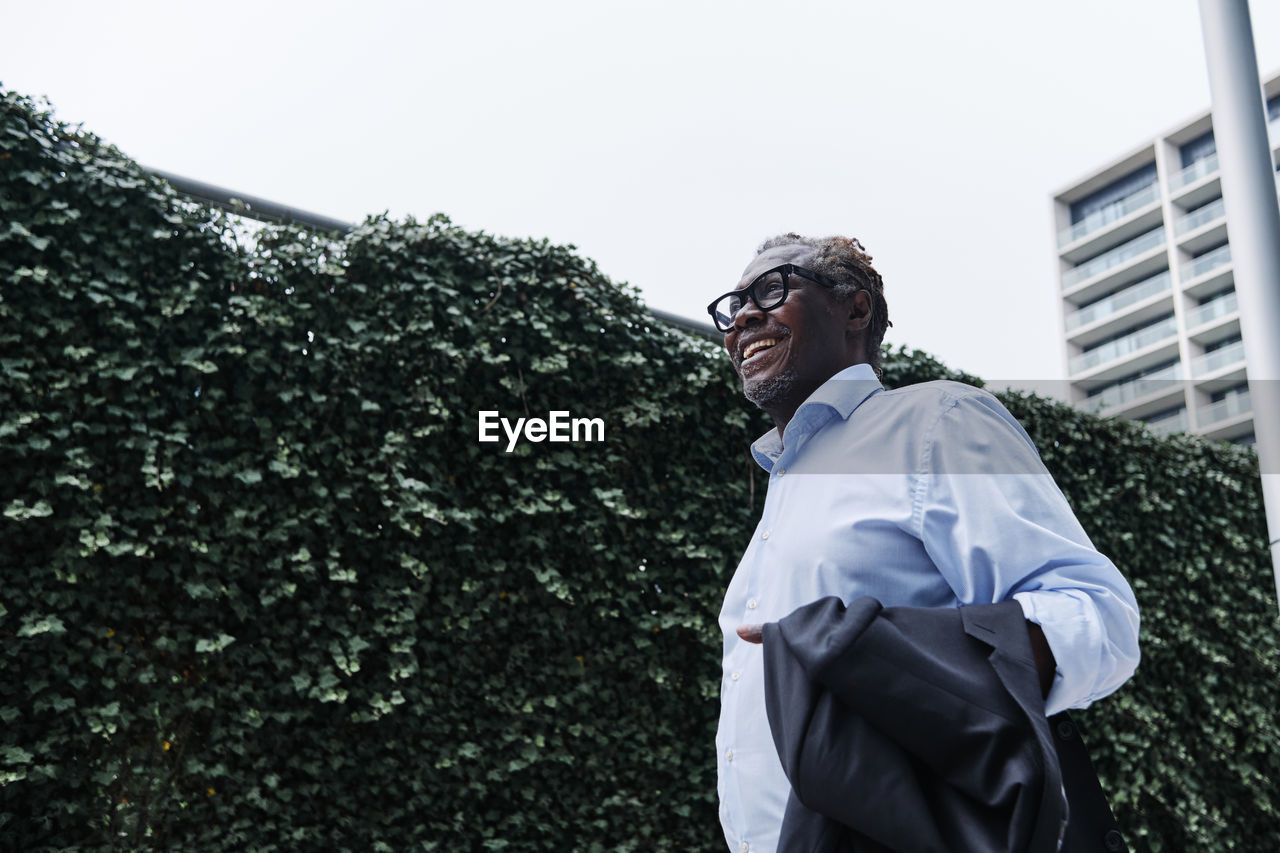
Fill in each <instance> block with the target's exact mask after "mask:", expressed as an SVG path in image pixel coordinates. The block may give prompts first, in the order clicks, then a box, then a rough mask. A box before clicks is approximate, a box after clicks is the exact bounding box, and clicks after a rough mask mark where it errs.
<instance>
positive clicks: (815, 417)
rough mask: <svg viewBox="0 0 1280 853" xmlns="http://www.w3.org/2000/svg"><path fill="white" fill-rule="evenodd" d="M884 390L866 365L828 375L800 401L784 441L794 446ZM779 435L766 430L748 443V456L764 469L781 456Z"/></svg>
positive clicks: (780, 438)
mask: <svg viewBox="0 0 1280 853" xmlns="http://www.w3.org/2000/svg"><path fill="white" fill-rule="evenodd" d="M883 389H884V386H883V385H881V384H880V380H879V379H877V378H876V372H875V371H874V370H873V369H872V368H871V365H869V364H855V365H852V366H850V367H846V368H845V369H844V370H842V371H840V372H839V373H837V374H836V375H835V376H832V377H831V378H830V379H828V380H827V381H826V382H824V383H822V385H821V386H819V388H818V390H816V391H814V392H813V393H812V394H810V395H809V399H807V400H805V401H804V402H803V403H801V404H800V408H798V409H796V413H795V415H793V416H792V418H791V421H790V422H789V423H788V424H787V440H788V441H790V442H791V443H792V444H793V445H795V446H796V447H797V448H798V447H799V446H800V445H801V444H803V443H804V441H805V440H807V438H808V437H809V435H811V434H812V433H814V432H817V430H818V429H819V428H821V427H822V426H823V425H824V424H826V422H827V421H829V420H830V419H831V417H832V416H833V415H839V416H840V419H841V420H848V419H849V416H850V415H852V414H853V410H854V409H856V408H858V406H860V405H862V401H863V400H866V399H867V398H868V397H870V396H871V395H872V394H874V393H875V392H877V391H881V390H883ZM783 449H784V448H783V444H782V436H780V435H778V428H777V427H774V428H773V429H771V430H769V431H768V432H766V433H765V434H764V435H762V436H760V437H759V438H758V439H756V440H755V442H754V443H753V444H752V445H751V455H752V456H753V457H754V458H755V460H756V462H757V463H758V464H759V465H760V467H761V468H763V469H764V470H766V471H770V472H771V471H772V470H773V465H774V463H775V462H777V461H778V458H779V457H780V456H782V452H783Z"/></svg>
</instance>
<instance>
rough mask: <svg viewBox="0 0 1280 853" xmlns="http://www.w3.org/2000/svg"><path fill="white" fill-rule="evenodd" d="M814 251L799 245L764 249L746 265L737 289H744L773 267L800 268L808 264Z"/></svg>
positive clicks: (793, 244)
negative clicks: (788, 265)
mask: <svg viewBox="0 0 1280 853" xmlns="http://www.w3.org/2000/svg"><path fill="white" fill-rule="evenodd" d="M813 253H814V250H813V249H812V248H810V247H809V246H805V245H802V244H799V243H792V244H790V245H786V246H774V247H773V248H772V249H766V250H765V251H763V252H761V253H760V254H758V255H756V256H755V259H754V260H752V261H751V263H749V264H747V268H746V269H745V270H743V272H742V278H741V279H739V280H738V287H739V288H743V287H746V286H747V285H748V284H750V283H751V282H753V281H755V279H756V278H757V277H758V276H759V275H760V274H761V273H762V272H764V271H765V270H771V269H773V268H774V267H778V266H782V265H783V264H795V265H796V266H799V267H802V266H805V265H806V264H808V262H809V260H810V259H811V258H812V257H813Z"/></svg>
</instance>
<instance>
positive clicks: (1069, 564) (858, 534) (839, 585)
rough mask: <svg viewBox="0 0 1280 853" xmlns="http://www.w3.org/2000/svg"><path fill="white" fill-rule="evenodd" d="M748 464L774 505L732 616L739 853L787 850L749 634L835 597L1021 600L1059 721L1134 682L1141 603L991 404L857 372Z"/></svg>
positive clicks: (732, 744)
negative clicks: (1037, 630)
mask: <svg viewBox="0 0 1280 853" xmlns="http://www.w3.org/2000/svg"><path fill="white" fill-rule="evenodd" d="M784 445H785V446H784ZM751 450H752V454H753V455H754V456H755V459H756V461H757V462H758V463H759V464H760V466H761V467H762V468H764V469H765V471H768V472H769V488H768V495H767V497H766V498H765V503H764V512H763V515H762V516H761V518H760V524H759V526H758V527H756V530H755V533H754V534H753V535H752V538H751V544H750V545H748V546H747V550H746V553H745V554H744V555H743V557H742V562H741V563H739V565H738V569H737V571H736V572H735V573H734V576H733V580H732V581H731V582H730V584H729V589H728V591H727V593H726V594H725V599H724V607H723V609H722V610H721V611H720V628H721V630H722V631H723V633H724V667H723V670H722V672H721V684H720V697H721V709H720V726H719V729H718V731H717V732H716V749H717V752H718V755H719V759H718V769H719V783H718V787H719V794H720V822H721V825H722V826H723V828H724V834H725V840H726V841H727V842H728V844H729V849H730V850H731V851H734V853H773V851H774V850H775V849H776V847H777V844H778V832H779V829H780V825H781V823H782V814H783V811H784V808H785V806H786V802H787V797H788V795H789V794H790V791H791V787H790V784H789V783H788V782H787V779H786V776H785V775H784V774H783V772H782V766H781V764H780V763H779V761H778V757H777V753H776V752H775V750H774V745H773V738H772V736H771V735H770V733H769V721H768V719H767V717H766V715H765V706H764V684H763V664H762V655H761V647H760V646H758V645H752V644H750V643H746V642H744V641H743V640H741V639H739V637H738V635H737V627H738V626H739V625H741V624H761V623H764V622H773V621H776V620H778V619H781V618H782V617H783V616H786V615H787V614H788V613H790V612H791V611H793V610H795V609H796V608H797V607H800V606H801V605H804V604H807V603H809V602H811V601H814V600H816V599H818V598H821V597H823V596H828V595H834V596H838V597H839V598H840V599H842V600H843V601H844V602H845V603H848V602H850V601H852V600H854V599H856V598H859V597H861V596H864V595H869V596H871V597H873V598H876V599H878V600H879V601H880V602H881V603H882V604H884V605H885V606H892V605H910V606H917V607H958V606H960V605H966V604H990V603H994V602H998V601H1006V600H1008V599H1010V598H1013V599H1016V600H1017V601H1018V602H1019V603H1020V604H1021V605H1022V609H1023V612H1024V613H1025V614H1026V617H1027V618H1028V619H1029V620H1031V621H1032V622H1036V623H1039V624H1040V626H1041V627H1042V628H1043V629H1044V633H1045V637H1046V638H1047V639H1048V641H1049V646H1050V648H1051V649H1052V650H1053V653H1054V656H1055V658H1056V659H1057V665H1058V668H1057V672H1056V674H1055V676H1054V681H1053V687H1052V690H1051V691H1050V693H1049V697H1048V699H1047V701H1046V712H1047V713H1049V714H1054V713H1057V712H1058V711H1061V710H1064V709H1066V708H1082V707H1085V706H1086V705H1088V704H1089V703H1090V702H1092V701H1093V700H1095V699H1098V698H1100V697H1102V696H1105V695H1107V694H1108V693H1110V692H1112V691H1113V690H1115V689H1116V688H1117V687H1119V686H1120V685H1121V684H1122V683H1123V682H1124V681H1125V680H1126V679H1127V678H1129V676H1130V675H1132V674H1133V671H1134V670H1135V669H1136V668H1137V665H1138V608H1137V603H1136V602H1135V601H1134V597H1133V592H1132V590H1131V589H1130V588H1129V585H1128V583H1126V582H1125V580H1124V578H1123V577H1121V575H1120V573H1119V572H1118V571H1117V570H1116V567H1115V566H1114V565H1113V564H1112V563H1111V561H1110V560H1108V559H1107V558H1106V557H1104V556H1102V555H1101V554H1099V553H1098V552H1097V551H1096V550H1095V549H1094V547H1093V545H1092V543H1090V541H1089V537H1088V536H1087V535H1085V532H1084V530H1083V529H1082V528H1081V527H1080V524H1079V522H1077V521H1076V518H1075V515H1074V514H1073V513H1072V512H1071V509H1070V507H1069V506H1068V505H1067V502H1066V499H1065V498H1064V497H1063V495H1062V492H1061V491H1060V490H1059V489H1058V487H1057V485H1055V484H1054V482H1053V478H1052V477H1051V476H1050V475H1049V473H1048V471H1047V470H1046V469H1045V467H1044V464H1043V463H1042V462H1041V461H1040V456H1039V454H1038V453H1037V452H1036V449H1035V446H1034V445H1033V444H1032V443H1031V439H1030V438H1029V437H1028V436H1027V433H1026V431H1025V430H1023V428H1022V426H1021V425H1020V424H1019V423H1018V422H1017V421H1016V420H1014V418H1013V416H1012V415H1010V414H1009V412H1008V411H1006V410H1005V408H1004V406H1002V405H1001V404H1000V402H999V401H998V400H997V399H996V398H995V397H993V396H992V395H991V394H989V393H987V392H986V391H983V390H981V389H977V388H972V387H970V386H967V385H962V384H960V383H957V382H928V383H924V384H921V385H912V386H908V387H906V388H899V389H896V390H892V391H885V390H884V389H883V388H882V387H881V385H880V383H879V382H878V381H877V380H876V378H875V373H874V372H873V371H872V370H871V368H870V367H868V366H867V365H864V364H860V365H855V366H853V367H850V368H848V369H846V370H843V371H841V372H840V373H838V374H836V375H835V376H834V377H832V378H831V379H830V380H828V381H827V382H826V384H824V385H823V386H822V387H821V388H819V389H818V390H817V391H815V392H814V393H813V395H812V396H811V397H809V399H808V400H806V401H805V403H804V404H803V405H802V406H801V407H800V408H799V409H798V410H797V411H796V413H795V416H794V417H793V418H792V419H791V421H790V423H788V424H787V428H786V436H785V441H780V440H779V437H778V432H777V430H770V431H769V432H768V433H766V434H765V435H764V436H762V437H761V438H760V439H759V440H757V441H756V442H755V444H754V445H752V448H751Z"/></svg>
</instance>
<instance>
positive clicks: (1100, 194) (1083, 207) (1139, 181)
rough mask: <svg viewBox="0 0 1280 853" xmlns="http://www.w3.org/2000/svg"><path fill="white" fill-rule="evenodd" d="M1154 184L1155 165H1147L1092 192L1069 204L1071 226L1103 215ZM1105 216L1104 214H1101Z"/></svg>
mask: <svg viewBox="0 0 1280 853" xmlns="http://www.w3.org/2000/svg"><path fill="white" fill-rule="evenodd" d="M1155 182H1156V164H1155V163H1149V164H1148V165H1146V166H1143V167H1142V168H1141V169H1138V170H1137V171H1136V172H1130V173H1129V174H1127V175H1125V176H1124V177H1123V178H1120V179H1118V180H1115V181H1112V182H1111V183H1109V184H1107V185H1106V186H1105V187H1103V188H1102V189H1100V190H1094V191H1093V192H1091V193H1089V194H1088V195H1087V196H1085V197H1084V198H1082V199H1080V200H1079V201H1073V202H1072V203H1071V224H1072V225H1075V224H1076V223H1077V222H1082V221H1084V219H1085V218H1086V217H1089V216H1092V215H1095V214H1103V211H1105V210H1107V208H1111V207H1118V206H1119V205H1120V203H1121V202H1122V201H1124V199H1126V198H1128V197H1129V196H1131V195H1135V194H1137V193H1139V192H1142V191H1143V190H1145V189H1146V188H1147V187H1149V186H1151V185H1152V184H1154V183H1155ZM1103 215H1104V216H1105V214H1103Z"/></svg>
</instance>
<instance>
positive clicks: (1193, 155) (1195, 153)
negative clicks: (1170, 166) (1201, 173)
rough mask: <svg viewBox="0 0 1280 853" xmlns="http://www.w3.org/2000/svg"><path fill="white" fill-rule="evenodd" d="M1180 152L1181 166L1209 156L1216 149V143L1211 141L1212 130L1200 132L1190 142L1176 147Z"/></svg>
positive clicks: (1185, 166)
mask: <svg viewBox="0 0 1280 853" xmlns="http://www.w3.org/2000/svg"><path fill="white" fill-rule="evenodd" d="M1178 150H1179V152H1181V154H1182V168H1184V169H1185V168H1187V167H1188V166H1190V165H1191V164H1192V163H1199V162H1200V161H1201V160H1203V159H1205V158H1206V157H1211V156H1213V155H1214V154H1216V153H1217V151H1218V146H1217V143H1215V142H1214V141H1213V131H1212V130H1211V131H1209V132H1208V133H1204V134H1201V135H1200V136H1197V137H1196V138H1195V139H1193V140H1191V141H1190V142H1187V143H1184V144H1183V146H1182V147H1181V148H1180V149H1178Z"/></svg>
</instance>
